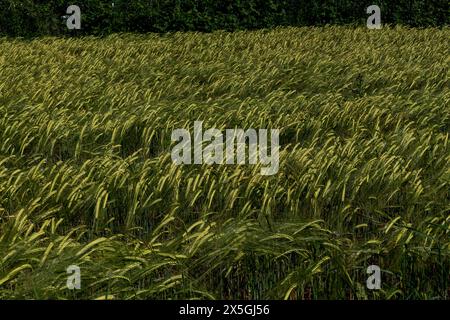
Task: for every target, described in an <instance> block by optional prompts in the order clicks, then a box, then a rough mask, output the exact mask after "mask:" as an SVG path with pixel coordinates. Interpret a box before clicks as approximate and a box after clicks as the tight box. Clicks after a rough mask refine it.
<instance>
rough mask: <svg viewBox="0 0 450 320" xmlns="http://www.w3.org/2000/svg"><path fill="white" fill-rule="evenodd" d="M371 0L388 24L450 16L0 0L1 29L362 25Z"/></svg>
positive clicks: (352, 8)
mask: <svg viewBox="0 0 450 320" xmlns="http://www.w3.org/2000/svg"><path fill="white" fill-rule="evenodd" d="M113 2H114V6H113V5H112V3H113ZM71 4H77V5H78V6H79V7H80V8H81V12H82V30H81V31H69V30H68V29H67V28H66V26H65V22H64V20H63V18H62V16H63V15H65V11H66V8H67V7H68V6H69V5H71ZM372 4H376V5H379V6H380V7H381V10H382V21H383V23H391V24H406V25H411V26H430V25H431V26H442V25H448V24H449V21H450V18H449V16H450V15H449V2H448V0H397V1H395V2H394V1H392V0H322V1H318V0H128V1H126V0H111V1H105V0H73V1H64V0H1V1H0V34H2V35H11V36H36V35H45V34H53V35H61V34H70V33H77V34H106V33H110V32H122V31H123V32H126V31H137V32H149V31H150V32H167V31H186V30H198V31H213V30H217V29H225V30H236V29H257V28H269V27H274V26H280V25H294V26H299V25H323V24H343V23H359V24H362V23H365V21H366V19H367V16H368V15H367V14H366V8H367V7H368V6H369V5H372Z"/></svg>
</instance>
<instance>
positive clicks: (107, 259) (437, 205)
mask: <svg viewBox="0 0 450 320" xmlns="http://www.w3.org/2000/svg"><path fill="white" fill-rule="evenodd" d="M449 39H450V30H449V29H448V28H441V29H434V28H425V29H414V28H406V27H387V28H384V29H382V30H368V29H366V28H355V27H323V28H319V27H317V28H307V27H305V28H278V29H274V30H260V31H245V32H244V31H239V32H234V33H227V32H214V33H211V34H202V33H173V34H166V35H153V34H148V35H135V34H116V35H111V36H108V37H104V38H96V37H83V38H56V37H55V38H53V37H46V38H39V39H35V40H23V39H7V38H0V298H2V299H449V293H450V281H449V279H450V272H449V271H450V259H449V256H450V237H449V235H450V225H449V223H450V165H449V162H450V145H449V132H450V90H449V64H450V54H449V53H450V52H449V48H450V46H449ZM194 121H203V123H204V124H203V125H204V127H207V128H219V129H220V130H224V129H226V128H235V127H237V128H243V129H246V128H268V129H279V130H280V168H279V171H278V173H277V174H276V175H273V176H262V175H261V174H260V166H259V165H256V166H249V165H179V166H177V165H175V164H174V163H173V162H172V159H171V148H172V146H173V142H171V133H172V131H173V130H175V129H178V128H192V126H193V124H194ZM71 265H75V266H79V267H80V270H81V288H80V289H79V290H69V289H68V288H67V283H66V281H67V277H68V274H67V272H66V271H67V268H68V267H69V266H71ZM370 265H377V266H379V267H380V268H381V289H380V290H369V289H368V288H367V286H366V280H367V278H368V277H369V274H367V268H368V267H369V266H370Z"/></svg>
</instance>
